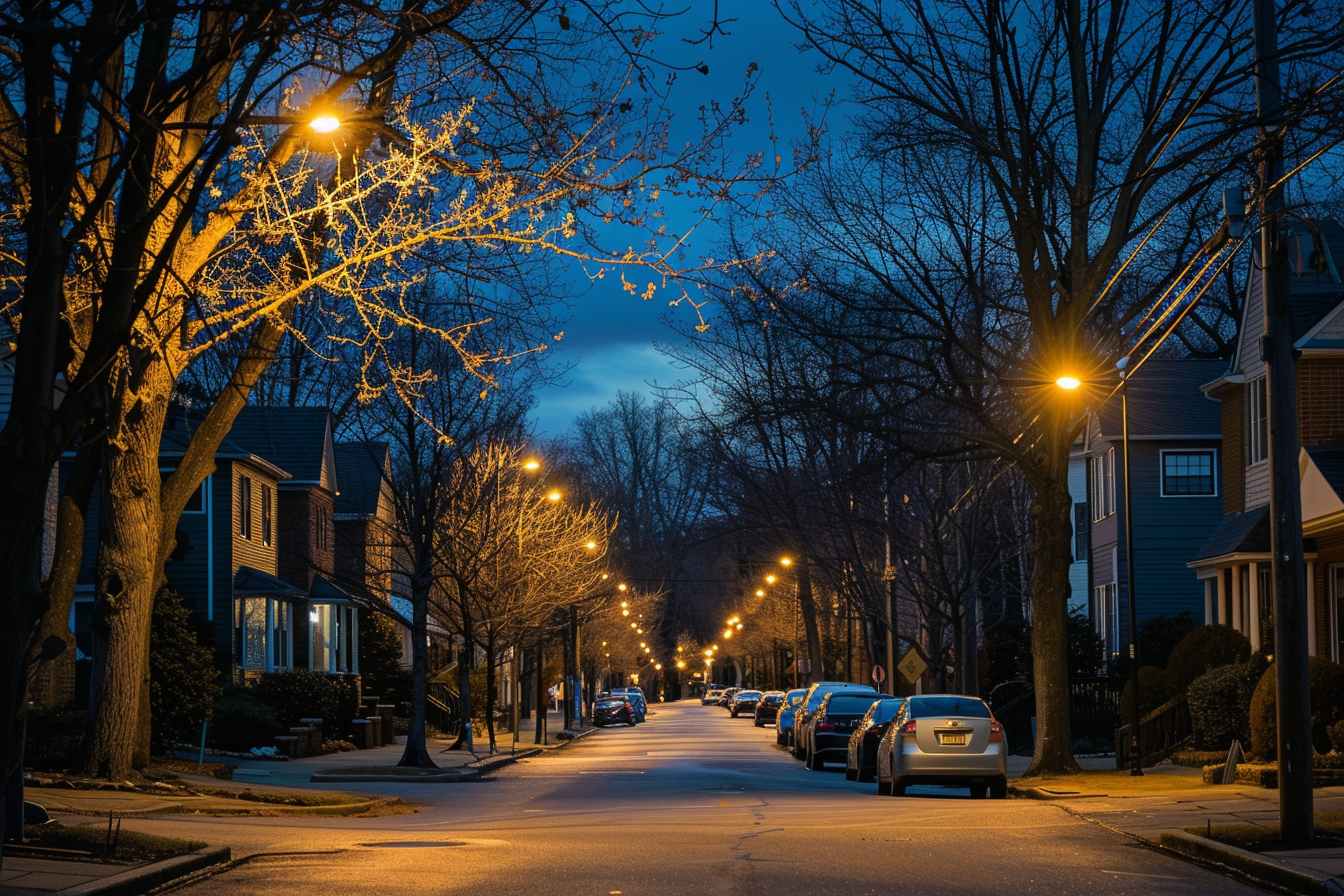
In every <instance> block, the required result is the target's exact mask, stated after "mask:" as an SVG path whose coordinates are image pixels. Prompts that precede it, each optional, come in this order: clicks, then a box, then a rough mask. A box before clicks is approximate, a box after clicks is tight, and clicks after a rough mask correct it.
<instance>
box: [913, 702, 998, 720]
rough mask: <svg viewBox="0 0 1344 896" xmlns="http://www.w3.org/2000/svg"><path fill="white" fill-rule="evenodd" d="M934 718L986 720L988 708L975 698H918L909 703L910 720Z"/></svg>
mask: <svg viewBox="0 0 1344 896" xmlns="http://www.w3.org/2000/svg"><path fill="white" fill-rule="evenodd" d="M934 716H944V717H948V718H955V717H957V716H960V717H962V718H967V719H988V718H989V717H990V715H989V707H988V706H986V705H985V701H983V700H979V699H977V698H975V697H919V698H916V699H913V700H911V701H910V718H912V719H929V718H933V717H934Z"/></svg>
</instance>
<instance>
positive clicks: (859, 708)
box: [803, 690, 888, 771]
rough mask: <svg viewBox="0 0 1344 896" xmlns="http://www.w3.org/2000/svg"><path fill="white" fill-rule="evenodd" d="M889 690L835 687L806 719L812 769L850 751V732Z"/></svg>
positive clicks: (809, 758)
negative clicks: (872, 691) (871, 691)
mask: <svg viewBox="0 0 1344 896" xmlns="http://www.w3.org/2000/svg"><path fill="white" fill-rule="evenodd" d="M886 696H888V695H887V694H862V693H860V694H852V693H851V694H847V693H845V692H844V691H843V690H842V691H832V692H831V693H830V694H828V695H827V696H826V697H825V698H824V699H823V700H822V701H821V705H820V706H818V707H817V711H816V712H814V713H813V714H812V718H811V719H810V720H809V721H808V723H807V728H808V731H807V736H806V737H805V738H804V739H805V740H806V741H807V753H806V754H805V755H804V757H803V761H804V762H805V763H806V764H807V767H808V768H810V769H811V770H812V771H821V769H823V768H825V767H826V763H827V762H839V761H840V760H841V759H843V758H845V754H846V753H847V752H848V751H849V735H850V734H851V733H852V732H853V730H854V728H855V727H857V726H858V724H859V720H860V719H862V718H863V716H864V714H865V713H867V712H868V710H869V709H871V708H872V706H873V704H874V703H876V702H877V701H878V700H879V699H881V698H883V697H886Z"/></svg>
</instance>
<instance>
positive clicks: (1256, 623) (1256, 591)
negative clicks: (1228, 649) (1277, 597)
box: [1247, 560, 1260, 650]
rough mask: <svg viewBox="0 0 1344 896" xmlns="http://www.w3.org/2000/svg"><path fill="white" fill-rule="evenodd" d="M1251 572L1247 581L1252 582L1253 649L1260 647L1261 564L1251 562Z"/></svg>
mask: <svg viewBox="0 0 1344 896" xmlns="http://www.w3.org/2000/svg"><path fill="white" fill-rule="evenodd" d="M1250 570H1251V574H1250V577H1249V578H1248V580H1247V581H1249V582H1250V592H1251V593H1250V604H1251V606H1250V610H1251V618H1250V623H1251V625H1250V639H1251V650H1259V649H1260V564H1259V563H1256V562H1255V561H1254V560H1252V561H1251V562H1250Z"/></svg>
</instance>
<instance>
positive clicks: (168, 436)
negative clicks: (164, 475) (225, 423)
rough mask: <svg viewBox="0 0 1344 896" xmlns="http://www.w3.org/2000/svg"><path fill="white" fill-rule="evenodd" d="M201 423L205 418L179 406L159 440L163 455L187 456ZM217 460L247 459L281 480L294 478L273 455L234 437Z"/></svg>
mask: <svg viewBox="0 0 1344 896" xmlns="http://www.w3.org/2000/svg"><path fill="white" fill-rule="evenodd" d="M200 424H201V418H200V417H199V416H197V415H194V414H191V413H189V412H185V411H181V410H180V409H179V411H177V412H174V413H170V414H169V415H168V419H167V420H166V421H165V423H164V426H163V436H162V437H161V438H160V439H159V457H162V458H176V457H182V456H184V455H185V454H186V453H187V446H188V445H189V444H190V443H191V434H192V433H194V432H195V431H196V427H197V426H199V425H200ZM215 459H216V460H241V461H246V462H247V463H250V464H252V465H254V466H256V467H259V468H261V469H263V470H265V471H266V472H268V473H270V474H271V475H272V476H274V477H275V479H276V481H278V482H283V481H284V480H287V479H289V478H290V474H289V471H288V470H285V469H284V468H282V467H280V466H278V465H276V464H275V463H274V462H273V460H272V459H271V458H269V457H266V456H262V455H259V454H255V453H253V452H251V451H248V450H247V449H246V448H244V447H243V446H241V445H239V444H238V443H237V442H235V441H233V440H232V439H231V438H227V437H226V438H225V439H224V440H223V441H221V442H220V443H219V448H218V449H217V450H216V451H215Z"/></svg>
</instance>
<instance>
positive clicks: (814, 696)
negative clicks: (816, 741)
mask: <svg viewBox="0 0 1344 896" xmlns="http://www.w3.org/2000/svg"><path fill="white" fill-rule="evenodd" d="M840 692H847V693H851V694H874V695H876V694H877V688H875V687H873V686H872V685H870V684H852V683H850V682H848V681H819V682H817V683H816V684H814V685H812V687H810V688H808V689H807V696H806V697H804V698H803V701H802V702H801V703H800V704H798V708H797V709H795V710H794V711H793V758H795V759H806V758H807V748H808V743H807V736H808V725H807V723H808V722H810V721H811V720H812V714H813V713H815V712H816V711H817V707H818V706H821V701H823V700H825V699H826V697H827V695H828V694H832V693H840ZM873 699H874V700H876V699H877V697H876V696H874V698H873Z"/></svg>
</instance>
